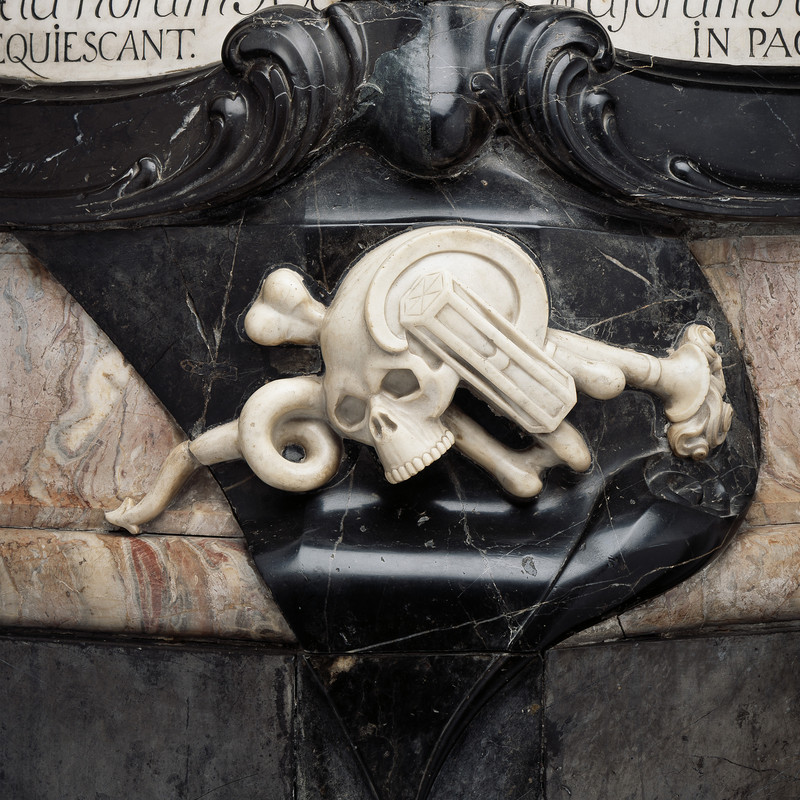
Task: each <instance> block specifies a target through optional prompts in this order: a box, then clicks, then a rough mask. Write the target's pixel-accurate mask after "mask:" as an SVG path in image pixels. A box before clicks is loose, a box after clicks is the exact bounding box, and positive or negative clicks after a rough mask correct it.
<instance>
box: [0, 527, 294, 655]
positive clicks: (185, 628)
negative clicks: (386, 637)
mask: <svg viewBox="0 0 800 800" xmlns="http://www.w3.org/2000/svg"><path fill="white" fill-rule="evenodd" d="M0 625H2V626H11V627H13V626H21V627H26V628H48V629H56V630H61V631H94V632H104V633H114V634H128V635H144V636H169V637H182V638H191V639H208V638H237V639H250V640H259V641H271V642H280V643H285V644H289V643H292V642H294V637H293V635H292V633H291V631H290V630H289V627H288V626H287V625H286V622H285V621H284V619H283V617H282V616H281V613H280V611H279V610H278V608H277V606H276V605H275V603H274V601H273V600H272V597H271V595H270V593H269V591H268V590H267V589H266V587H265V586H264V584H263V582H262V581H261V579H260V578H259V576H258V574H257V573H256V571H255V569H254V568H253V566H252V564H251V562H250V557H249V555H248V553H247V549H246V547H245V545H244V543H243V542H241V541H238V540H235V539H212V538H207V537H187V536H146V535H145V536H138V537H132V536H123V535H118V534H103V533H93V532H86V531H84V532H78V531H53V530H48V531H46V530H39V531H33V530H19V529H5V530H0Z"/></svg>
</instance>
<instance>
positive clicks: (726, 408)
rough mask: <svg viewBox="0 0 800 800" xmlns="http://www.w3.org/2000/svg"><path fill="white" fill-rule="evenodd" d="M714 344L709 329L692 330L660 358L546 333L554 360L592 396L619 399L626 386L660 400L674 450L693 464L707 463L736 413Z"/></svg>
mask: <svg viewBox="0 0 800 800" xmlns="http://www.w3.org/2000/svg"><path fill="white" fill-rule="evenodd" d="M715 344H716V338H715V336H714V332H713V331H712V330H711V329H710V328H708V327H707V326H705V325H690V326H689V327H688V328H687V329H686V331H685V332H684V335H683V337H682V338H681V343H680V345H679V347H678V348H677V349H676V350H675V352H674V353H672V354H671V355H670V356H668V357H667V358H655V357H654V356H651V355H647V354H646V353H637V352H636V351H634V350H629V349H627V348H624V347H614V346H612V345H609V344H604V343H603V342H598V341H595V340H593V339H586V338H584V337H583V336H579V335H577V334H575V333H567V332H566V331H557V330H552V329H548V331H547V346H548V349H549V350H550V353H551V356H552V358H553V360H554V361H556V362H557V363H559V364H561V365H562V366H563V367H564V368H565V369H566V370H568V371H569V372H570V373H571V374H572V376H573V377H574V379H575V385H576V386H577V387H578V389H579V390H580V391H582V392H584V393H585V394H588V395H589V396H590V397H596V398H598V399H601V400H607V399H609V398H611V397H615V396H616V395H617V394H619V393H620V392H621V391H622V390H623V389H624V388H625V384H626V383H627V384H629V385H630V386H633V387H635V388H637V389H646V390H647V391H650V392H652V393H653V394H655V395H657V396H658V397H660V398H661V399H662V400H663V401H664V412H665V413H666V416H667V419H668V420H669V421H670V422H671V423H672V425H670V427H669V430H668V432H667V437H668V439H669V443H670V446H671V447H672V450H673V451H674V452H675V454H676V455H679V456H682V457H691V458H694V459H702V458H705V457H706V456H707V455H708V454H709V452H710V450H711V449H712V448H714V447H716V446H718V445H720V444H722V442H723V441H724V440H725V436H726V434H727V432H728V430H729V428H730V426H731V421H732V419H733V409H732V408H731V406H730V405H728V403H726V402H724V400H723V396H724V394H725V377H724V375H723V374H722V361H721V359H720V357H719V355H718V354H717V352H716V350H715V349H714V346H715Z"/></svg>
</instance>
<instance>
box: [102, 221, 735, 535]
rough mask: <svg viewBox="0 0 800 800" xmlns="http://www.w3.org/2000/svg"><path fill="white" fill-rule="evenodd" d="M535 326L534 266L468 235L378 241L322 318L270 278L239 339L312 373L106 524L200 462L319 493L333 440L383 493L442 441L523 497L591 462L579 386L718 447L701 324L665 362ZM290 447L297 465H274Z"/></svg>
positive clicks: (678, 434) (145, 514) (678, 442)
mask: <svg viewBox="0 0 800 800" xmlns="http://www.w3.org/2000/svg"><path fill="white" fill-rule="evenodd" d="M548 321H549V303H548V297H547V290H546V287H545V282H544V277H543V275H542V273H541V271H540V269H539V267H538V266H537V264H536V263H535V262H534V260H533V259H532V258H531V256H530V255H528V254H527V253H526V252H525V251H524V250H523V249H522V248H521V247H519V246H518V245H517V244H515V243H514V242H512V241H511V240H510V239H508V238H507V237H505V236H502V235H500V234H497V233H493V232H490V231H486V230H483V229H479V228H471V227H464V226H435V227H426V228H419V229H416V230H413V231H410V232H408V233H404V234H401V235H399V236H396V237H394V238H392V239H390V240H388V241H386V242H384V243H383V244H382V245H380V246H379V247H376V248H375V249H373V250H371V251H370V252H368V253H367V254H366V255H365V256H364V257H363V258H361V260H360V261H358V262H357V263H356V264H355V265H354V266H353V267H352V269H351V270H350V272H349V273H348V274H347V276H346V278H345V279H344V281H343V282H342V284H341V286H340V287H339V289H338V291H337V292H336V296H335V297H334V299H333V302H332V303H331V304H330V306H329V307H327V308H326V306H325V305H323V304H322V303H320V302H319V301H318V300H315V299H314V297H313V296H312V295H311V293H310V292H309V291H308V289H307V288H306V286H305V284H304V283H303V280H302V278H301V277H300V276H299V275H298V274H297V273H295V272H293V271H291V270H289V269H285V268H284V269H279V270H277V271H275V272H273V273H271V274H270V275H269V276H268V277H267V279H266V280H265V281H264V283H263V285H262V287H261V291H260V293H259V296H258V298H257V299H256V301H255V302H254V304H253V306H252V307H251V309H250V310H249V311H248V313H247V316H246V319H245V329H246V331H247V334H248V335H249V336H250V338H251V339H252V340H253V341H255V342H257V343H258V344H261V345H264V346H274V345H279V344H284V343H290V342H291V343H297V344H306V345H309V344H319V346H320V348H321V351H322V358H323V361H324V363H325V372H324V374H323V375H322V376H303V377H296V378H286V379H282V380H277V381H273V382H271V383H268V384H266V385H265V386H263V387H261V388H260V389H259V390H258V391H256V392H255V393H254V394H253V395H252V396H251V397H250V398H249V399H248V401H247V402H246V403H245V406H244V408H243V410H242V413H241V416H240V417H239V419H238V420H234V421H233V422H230V423H228V424H226V425H222V426H220V427H217V428H214V429H212V430H209V431H207V432H206V433H204V434H202V435H201V436H199V437H198V438H197V439H195V440H194V441H192V442H186V443H183V444H181V445H179V446H178V447H176V448H175V449H174V450H173V451H172V453H171V454H170V456H169V458H168V459H167V460H166V462H165V464H164V466H163V468H162V470H161V472H160V473H159V476H158V478H157V480H156V485H155V487H154V488H153V490H152V491H151V492H150V493H149V494H147V495H146V496H145V497H144V498H143V499H142V500H141V501H140V502H139V503H135V502H134V501H133V500H132V499H130V498H129V499H127V500H126V501H125V502H124V503H123V504H122V506H120V507H119V508H118V509H116V510H115V511H113V512H109V513H108V514H107V519H108V520H109V522H112V523H113V524H115V525H119V526H120V527H123V528H126V529H127V530H129V531H131V532H133V533H136V532H138V526H139V525H141V524H142V523H144V522H146V521H147V520H149V519H150V518H152V517H153V516H155V515H156V514H157V513H159V512H160V511H161V510H162V509H163V508H164V507H165V505H166V504H167V503H168V502H169V500H170V499H171V498H172V497H173V496H174V494H175V492H176V491H177V490H178V488H179V487H180V485H181V484H182V483H183V481H184V480H185V479H186V478H187V477H188V476H189V475H190V474H191V473H192V472H193V471H194V469H196V467H198V466H199V465H200V464H214V463H218V462H221V461H227V460H232V459H238V458H244V459H245V460H246V461H247V463H248V464H249V466H250V467H251V468H252V470H253V471H254V472H255V473H256V475H258V477H259V478H261V480H263V481H264V482H265V483H268V484H270V485H271V486H274V487H276V488H279V489H284V490H286V491H308V490H313V489H316V488H319V487H321V486H322V485H324V484H325V483H327V482H328V481H329V480H331V478H332V477H333V476H334V475H335V474H336V472H337V470H338V467H339V464H340V460H341V452H342V451H341V443H342V439H345V438H347V439H354V440H356V441H359V442H362V443H364V444H367V445H370V446H371V447H374V448H375V450H376V452H377V454H378V457H379V459H380V461H381V464H382V466H383V469H384V472H385V476H386V479H387V480H388V481H389V482H390V483H399V482H401V481H405V480H407V479H409V478H410V477H412V476H414V475H416V474H418V473H419V472H421V471H422V470H424V469H425V467H426V466H429V465H430V464H431V463H433V462H434V461H435V460H437V459H439V458H441V457H442V456H443V455H444V454H445V453H446V452H447V450H448V449H449V448H450V447H452V446H455V447H457V448H458V449H459V450H460V451H461V452H463V453H464V454H465V455H466V456H468V457H469V458H471V459H472V460H473V461H475V462H476V463H478V464H479V465H480V466H482V467H483V468H484V469H486V470H487V471H488V472H490V473H491V474H492V475H493V476H494V477H495V479H496V480H497V481H498V482H499V483H500V484H501V485H502V486H503V488H504V489H506V490H507V491H508V492H510V493H511V494H513V495H516V496H518V497H526V498H527V497H534V496H535V495H537V494H538V493H539V492H540V491H541V489H542V474H543V472H544V471H545V470H546V469H548V468H549V467H552V466H555V465H556V464H564V465H566V466H568V467H570V468H571V469H573V470H576V471H579V472H580V471H585V470H587V469H588V468H589V467H590V465H591V461H592V457H591V453H590V452H589V449H588V447H587V445H586V442H585V441H584V439H583V437H582V435H581V434H580V433H579V432H578V431H577V430H576V429H575V428H574V427H573V426H572V425H570V423H569V422H567V420H566V416H567V414H568V413H569V412H570V410H571V409H572V408H573V406H574V405H575V403H576V402H577V391H581V392H583V393H584V394H587V395H589V396H590V397H594V398H597V399H601V400H604V399H609V398H612V397H615V396H616V395H618V394H620V393H621V392H622V391H623V390H624V388H625V387H626V386H632V387H635V388H639V389H645V390H647V391H650V392H652V393H653V394H655V395H657V396H658V397H660V398H661V399H662V400H663V402H664V409H665V414H666V417H667V420H668V422H669V426H668V431H667V436H668V440H669V444H670V447H671V448H672V450H673V451H674V452H675V454H676V455H679V456H681V457H687V458H694V459H703V458H705V457H706V456H707V455H708V454H709V452H710V450H711V449H712V448H714V447H716V446H718V445H719V444H721V443H722V442H723V441H724V439H725V436H726V434H727V431H728V429H729V427H730V423H731V418H732V409H731V407H730V406H729V405H728V404H727V403H726V402H725V401H724V399H723V397H724V393H725V380H724V377H723V374H722V365H721V361H720V358H719V356H718V354H717V353H716V351H715V349H714V345H715V337H714V334H713V332H712V331H711V330H710V329H709V328H707V327H705V326H703V325H690V326H689V327H688V328H687V329H686V331H685V332H684V335H683V338H682V339H681V341H680V343H679V346H678V347H677V349H676V350H675V351H674V352H673V353H672V354H671V355H669V356H668V357H666V358H656V357H654V356H651V355H647V354H645V353H640V352H637V351H635V350H630V349H626V348H619V347H614V346H612V345H609V344H605V343H603V342H598V341H594V340H592V339H587V338H585V337H583V336H579V335H577V334H574V333H568V332H566V331H560V330H554V329H552V328H549V327H548ZM460 385H463V386H467V387H468V388H469V389H470V390H471V391H472V392H473V393H474V394H476V395H477V396H478V397H480V398H482V399H483V400H485V401H486V403H487V404H488V405H489V406H490V407H491V408H492V409H493V410H494V411H496V412H497V413H499V414H502V415H504V416H506V417H508V418H509V419H510V420H512V421H513V422H514V423H516V424H517V425H518V426H519V427H520V428H521V429H522V430H523V431H525V432H527V433H528V434H531V435H532V436H533V438H534V444H533V445H532V446H531V447H530V448H528V449H527V450H523V451H517V450H512V449H510V448H508V447H507V446H505V445H504V444H501V443H500V442H499V441H497V440H496V439H494V438H493V437H492V436H490V435H489V433H487V432H486V431H485V430H484V429H483V428H482V427H481V426H480V425H479V424H478V423H477V422H475V421H474V420H473V419H471V418H470V417H469V416H467V415H466V414H465V413H464V412H463V411H461V410H459V408H458V407H457V406H456V405H455V404H454V403H453V395H454V393H455V391H456V389H457V388H458V387H459V386H460ZM290 446H292V447H294V448H295V453H297V452H301V453H302V457H301V459H300V460H299V461H297V460H290V459H289V458H287V457H284V454H287V450H286V448H288V447H290ZM297 448H300V450H299V451H298V450H297Z"/></svg>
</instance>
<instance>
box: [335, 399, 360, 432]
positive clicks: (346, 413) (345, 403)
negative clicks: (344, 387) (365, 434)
mask: <svg viewBox="0 0 800 800" xmlns="http://www.w3.org/2000/svg"><path fill="white" fill-rule="evenodd" d="M335 414H336V419H337V421H338V422H339V424H340V425H342V426H343V427H345V428H353V427H355V426H356V425H358V424H359V423H360V422H362V421H363V420H364V417H366V416H367V403H366V401H364V400H362V399H361V398H360V397H353V395H351V394H348V395H345V396H344V397H343V398H342V399H341V400H340V401H339V402H338V403H337V404H336V409H335Z"/></svg>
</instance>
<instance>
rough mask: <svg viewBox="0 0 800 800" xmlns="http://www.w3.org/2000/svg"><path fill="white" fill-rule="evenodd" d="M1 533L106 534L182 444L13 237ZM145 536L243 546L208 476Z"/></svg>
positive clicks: (1, 261)
mask: <svg viewBox="0 0 800 800" xmlns="http://www.w3.org/2000/svg"><path fill="white" fill-rule="evenodd" d="M0 286H2V304H3V306H4V313H2V314H0V341H2V343H3V344H2V345H1V346H0V347H1V348H2V349H0V463H2V464H3V469H2V472H0V525H4V526H18V527H31V528H60V529H65V528H73V529H103V528H108V527H109V526H108V524H107V523H106V522H105V520H104V519H103V512H104V511H105V510H108V509H109V508H113V507H115V506H117V505H118V504H119V501H120V500H121V499H122V498H123V497H125V496H128V495H140V494H143V493H144V492H145V489H146V487H147V486H148V485H149V484H150V483H151V482H152V480H153V478H154V477H155V475H156V473H157V472H158V469H159V467H160V465H161V463H162V461H163V460H164V458H165V456H166V454H167V453H169V451H170V449H171V448H172V447H173V446H174V445H175V444H177V443H178V442H180V441H181V440H182V439H183V438H184V437H183V434H182V433H181V431H180V430H179V429H178V427H177V426H176V425H175V423H174V421H173V420H172V419H171V418H170V416H169V414H168V413H167V412H166V411H165V409H164V408H163V406H162V405H161V404H160V403H159V402H158V400H157V399H156V398H155V397H154V396H153V394H152V392H151V391H150V390H149V388H148V387H147V386H146V384H145V383H144V381H143V380H142V379H141V378H140V377H139V376H138V375H137V374H136V373H135V372H134V370H133V369H132V368H131V367H130V366H129V365H128V364H127V363H126V362H125V360H124V359H123V358H122V356H121V354H120V353H119V351H118V350H117V349H116V347H114V345H113V344H112V343H111V342H110V341H109V339H108V337H107V336H106V335H105V334H104V333H103V332H102V331H100V330H99V329H98V327H97V325H95V323H94V322H93V321H92V320H91V319H90V318H89V317H88V315H87V314H86V313H85V312H84V311H83V309H82V308H81V307H80V306H79V305H78V304H77V303H76V302H75V300H73V299H72V298H71V297H70V296H69V295H68V294H67V293H66V292H65V291H64V289H63V288H62V287H61V286H60V285H59V284H58V283H56V282H55V281H54V280H53V279H52V278H51V277H50V276H49V274H48V273H47V272H46V271H45V270H44V269H43V268H42V267H41V266H40V265H39V264H38V263H37V262H36V261H35V259H33V258H31V257H30V256H28V255H27V253H26V252H25V251H24V249H23V248H21V246H20V245H19V244H18V243H17V242H16V241H15V240H14V239H13V238H11V237H9V236H7V235H5V236H3V237H2V238H0ZM147 529H148V530H153V531H159V532H162V533H184V534H193V535H211V536H238V535H240V532H239V528H238V525H237V524H236V521H235V520H234V518H233V515H232V514H231V512H230V508H229V506H228V504H227V501H226V500H225V497H224V495H223V494H222V492H221V490H220V489H219V487H218V486H217V484H216V482H215V481H214V480H213V478H212V477H211V475H210V473H208V471H207V470H201V471H200V472H199V473H198V474H197V475H196V476H195V477H194V479H193V480H192V482H191V483H190V484H189V485H188V486H187V487H186V489H185V490H184V492H183V493H182V494H181V496H180V497H179V498H178V499H177V501H176V502H175V503H174V504H173V505H172V506H171V507H170V508H169V509H168V510H167V511H166V513H164V514H162V515H161V516H160V517H159V518H158V519H156V520H153V522H152V523H151V524H150V525H149V526H147Z"/></svg>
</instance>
